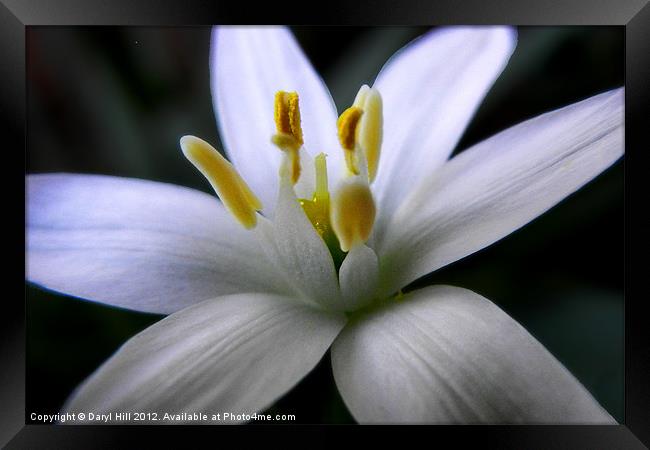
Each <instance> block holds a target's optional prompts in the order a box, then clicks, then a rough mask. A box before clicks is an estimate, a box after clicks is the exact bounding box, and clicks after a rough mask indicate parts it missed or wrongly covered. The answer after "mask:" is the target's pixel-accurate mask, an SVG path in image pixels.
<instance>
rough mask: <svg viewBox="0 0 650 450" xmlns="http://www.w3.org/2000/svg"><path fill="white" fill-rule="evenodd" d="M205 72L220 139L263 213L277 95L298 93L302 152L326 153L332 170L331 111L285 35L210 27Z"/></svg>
mask: <svg viewBox="0 0 650 450" xmlns="http://www.w3.org/2000/svg"><path fill="white" fill-rule="evenodd" d="M210 73H211V83H212V97H213V103H214V109H215V112H216V115H217V120H218V123H219V129H220V132H221V139H222V141H223V143H224V145H225V147H226V151H227V152H228V156H229V157H230V159H231V160H232V162H233V164H234V165H235V167H236V168H237V170H239V172H240V173H241V175H242V176H243V178H244V179H245V180H246V182H247V183H249V184H250V186H251V188H252V189H253V191H254V192H255V194H256V195H258V196H260V198H261V200H262V203H263V204H264V212H265V213H267V214H270V213H271V212H272V211H273V209H274V205H275V201H276V197H275V196H276V194H277V192H278V168H279V166H280V161H281V152H280V150H278V149H277V147H275V146H274V145H272V144H271V136H272V135H273V134H274V133H275V123H274V120H273V102H274V96H275V93H276V92H277V91H279V90H284V91H296V92H298V95H299V98H300V113H301V119H302V128H303V132H304V138H305V147H306V148H307V149H313V151H314V153H317V152H320V151H326V152H332V155H331V157H330V158H328V159H329V161H328V162H329V164H328V165H329V166H330V167H331V170H335V169H336V170H338V166H340V158H341V156H340V155H338V153H341V152H336V149H338V145H337V139H336V107H335V106H334V102H333V101H332V98H331V96H330V94H329V91H328V90H327V87H326V86H325V84H324V83H323V80H322V79H321V78H320V77H319V76H318V74H317V73H316V71H315V70H314V68H313V67H312V66H311V64H310V62H309V60H308V59H307V58H306V57H305V55H304V53H303V52H302V50H301V49H300V47H299V45H298V43H297V42H296V40H295V39H294V37H293V36H292V34H291V32H290V31H289V30H287V29H286V28H283V27H246V26H236V27H230V26H229V27H224V26H219V27H215V28H214V29H213V32H212V46H211V56H210ZM332 173H334V172H332Z"/></svg>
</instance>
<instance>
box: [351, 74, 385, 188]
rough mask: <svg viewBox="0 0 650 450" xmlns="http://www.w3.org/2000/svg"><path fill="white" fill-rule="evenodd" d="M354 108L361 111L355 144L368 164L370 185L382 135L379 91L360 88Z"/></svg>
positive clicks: (377, 162)
mask: <svg viewBox="0 0 650 450" xmlns="http://www.w3.org/2000/svg"><path fill="white" fill-rule="evenodd" d="M354 106H355V107H357V108H360V109H361V110H363V117H362V119H361V122H360V123H359V126H358V128H359V130H358V132H357V144H358V145H359V147H360V148H361V149H362V150H363V153H364V155H365V157H366V162H367V163H368V179H369V181H370V182H371V183H372V182H373V180H374V179H375V176H376V175H377V167H378V166H379V156H380V153H381V141H382V137H383V136H382V135H383V112H382V111H383V105H382V100H381V96H380V95H379V91H377V89H374V88H369V87H368V86H367V85H363V86H361V89H359V93H358V94H357V97H356V98H355V99H354Z"/></svg>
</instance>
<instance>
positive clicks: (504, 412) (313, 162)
mask: <svg viewBox="0 0 650 450" xmlns="http://www.w3.org/2000/svg"><path fill="white" fill-rule="evenodd" d="M515 43H516V35H515V32H514V31H513V30H512V29H510V28H504V27H452V28H445V29H440V30H436V31H433V32H430V33H428V34H426V35H425V36H423V37H421V38H420V39H417V40H416V41H414V42H413V43H411V44H409V45H408V46H406V47H405V48H404V49H403V50H401V51H400V52H398V53H397V54H396V55H395V56H394V57H393V58H391V59H390V60H389V61H388V63H387V64H386V65H385V66H384V68H383V69H382V71H381V73H380V74H379V75H378V77H377V79H376V80H375V82H374V84H373V86H372V88H370V87H367V86H364V87H362V89H361V90H360V91H359V95H358V96H357V98H356V100H355V103H354V105H353V106H352V107H351V108H349V109H348V110H346V111H345V112H344V113H343V114H341V117H340V118H339V119H338V122H337V111H336V108H335V106H334V103H333V101H332V99H331V97H330V94H329V92H328V90H327V88H326V86H325V85H324V83H323V81H322V80H321V78H320V77H319V76H318V75H317V73H316V72H315V71H314V69H313V68H312V66H311V65H310V63H309V62H308V60H307V59H306V57H305V56H304V54H303V53H302V51H301V49H300V48H299V46H298V45H297V43H296V41H295V40H294V38H293V37H292V35H291V33H290V32H289V31H288V30H287V29H284V28H280V27H217V28H215V29H214V30H213V35H212V47H211V58H210V70H211V75H212V77H211V80H212V94H213V100H214V106H215V110H216V115H217V119H218V123H219V129H220V132H221V136H222V140H223V143H224V145H225V147H226V150H227V153H228V156H229V158H230V160H231V161H232V165H231V164H230V163H229V162H228V161H226V160H225V159H224V158H223V157H221V156H220V155H219V153H218V152H217V151H216V150H215V149H214V148H212V147H211V146H210V145H209V144H208V143H207V142H205V141H203V140H201V139H198V138H195V137H192V136H185V137H183V138H182V140H181V147H182V149H183V152H184V154H185V155H186V157H187V158H188V159H189V160H190V161H191V162H192V163H193V164H194V165H196V166H197V168H199V169H200V170H201V172H202V173H203V174H204V175H205V176H206V177H207V178H208V180H209V181H210V182H211V184H212V185H213V186H214V188H215V190H216V191H217V193H218V194H219V197H220V199H221V202H219V201H217V200H216V199H215V198H214V197H212V196H209V195H207V194H204V193H201V192H198V191H194V190H191V189H188V188H183V187H178V186H172V185H167V184H162V183H156V182H151V181H143V180H133V179H125V178H117V177H106V176H90V175H70V174H51V175H31V176H29V179H28V192H27V199H28V213H27V218H28V229H27V232H28V236H27V243H28V248H27V263H28V265H27V272H28V279H29V280H30V281H32V282H34V283H38V284H40V285H43V286H45V287H47V288H50V289H54V290H57V291H61V292H64V293H67V294H70V295H75V296H78V297H82V298H86V299H89V300H94V301H98V302H103V303H106V304H110V305H114V306H118V307H123V308H129V309H133V310H138V311H146V312H154V313H162V314H169V316H168V317H166V318H164V319H163V320H161V321H160V322H158V323H156V324H154V325H152V326H151V327H149V328H147V329H146V330H144V331H142V332H141V333H139V334H138V335H136V336H135V337H133V338H132V339H130V340H129V341H128V342H126V343H125V344H124V345H123V346H122V347H121V348H120V349H119V351H117V352H116V353H115V354H114V355H113V356H112V357H111V358H110V359H109V360H108V361H106V362H105V363H104V364H103V365H102V366H101V367H100V368H99V369H98V370H97V371H96V372H95V373H94V374H92V375H91V376H90V377H89V378H88V379H87V380H86V381H85V382H84V383H83V384H82V385H81V386H80V387H79V388H78V389H77V390H76V391H75V393H74V394H73V395H72V397H71V398H70V399H69V400H68V402H67V404H66V406H65V407H64V409H65V410H66V411H71V412H74V411H83V412H88V411H92V412H128V411H141V412H158V413H159V414H160V415H162V414H163V413H164V412H170V413H181V412H205V413H218V412H221V413H223V412H233V413H248V414H251V413H254V412H258V411H261V410H263V409H265V408H267V407H269V406H270V405H271V404H272V403H273V402H274V401H275V400H277V399H278V398H279V397H280V396H282V395H283V394H285V393H286V392H287V391H288V390H289V389H291V388H292V387H293V386H294V385H295V384H296V383H298V382H299V381H300V380H301V379H302V378H303V377H304V376H305V375H306V374H307V373H308V372H309V371H310V370H312V368H313V367H314V366H315V365H316V364H317V363H318V361H319V360H320V359H321V358H322V357H323V355H324V354H325V352H326V351H327V350H328V349H329V348H331V357H332V369H333V372H334V378H335V380H336V384H337V386H338V389H339V391H340V393H341V395H342V397H343V400H344V402H345V404H346V405H347V407H348V408H349V410H350V412H351V413H352V415H353V416H354V418H355V419H357V420H358V421H359V422H363V423H368V422H391V423H392V422H427V423H615V422H614V420H613V418H612V417H611V416H610V415H609V414H608V413H607V412H606V411H605V410H604V409H603V408H602V407H601V406H600V405H599V404H598V403H597V402H596V400H595V399H594V398H593V397H592V396H591V395H590V393H589V392H588V391H587V390H586V389H585V388H584V387H583V386H582V385H581V384H580V382H579V381H578V380H576V378H575V377H574V376H573V375H572V374H571V373H570V372H569V371H568V370H567V369H566V368H565V367H564V366H563V365H562V364H561V363H560V362H558V361H557V360H556V359H555V358H554V357H553V356H552V355H551V354H550V353H549V352H548V351H547V350H546V349H545V348H544V347H543V346H542V345H541V344H540V343H539V342H537V341H536V340H535V338H533V337H532V336H531V335H530V334H529V333H528V332H527V331H526V330H524V329H523V328H522V327H521V326H520V325H519V324H518V323H516V322H515V321H514V320H513V319H512V318H510V317H509V316H508V315H507V314H506V313H504V312H503V311H502V310H501V309H499V308H498V307H497V306H496V305H495V304H493V303H492V302H490V301H489V300H487V299H485V298H483V297H482V296H480V295H478V294H476V293H473V292H471V291H468V290H466V289H462V288H458V287H451V286H432V287H427V288H423V289H419V290H416V291H411V292H406V293H402V291H401V289H402V288H403V287H404V286H406V285H407V284H409V283H410V282H412V281H414V280H416V279H418V278H420V277H422V276H423V275H426V274H428V273H430V272H432V271H434V270H436V269H439V268H441V267H443V266H445V265H447V264H450V263H452V262H454V261H457V260H459V259H461V258H463V257H465V256H467V255H470V254H471V253H473V252H476V251H478V250H480V249H482V248H484V247H486V246H488V245H490V244H492V243H494V242H495V241H497V240H499V239H501V238H503V237H505V236H507V235H508V234H510V233H511V232H513V231H515V230H516V229H518V228H520V227H522V226H523V225H525V224H527V223H528V222H530V221H531V220H533V219H534V218H536V217H538V216H539V215H541V214H543V213H544V212H545V211H547V210H548V209H549V208H551V207H552V206H554V205H555V204H557V203H558V202H560V201H561V200H562V199H564V198H565V197H567V196H568V195H570V194H572V193H573V192H575V191H576V190H578V189H579V188H580V187H582V186H583V185H585V184H586V183H587V182H589V181H590V180H592V179H593V178H594V177H596V176H597V175H598V174H599V173H601V172H602V171H603V170H605V169H606V168H607V167H609V166H610V165H611V164H613V163H614V162H615V161H616V160H618V159H619V158H620V157H621V156H622V155H623V151H624V148H623V146H624V144H623V89H622V88H621V89H616V90H613V91H610V92H605V93H603V94H600V95H597V96H595V97H592V98H589V99H586V100H584V101H581V102H579V103H576V104H573V105H570V106H567V107H564V108H561V109H559V110H556V111H552V112H549V113H546V114H543V115H541V116H539V117H536V118H533V119H531V120H527V121H525V122H523V123H521V124H519V125H516V126H514V127H512V128H510V129H507V130H505V131H503V132H501V133H499V134H497V135H495V136H493V137H491V138H489V139H487V140H485V141H483V142H481V143H479V144H476V145H474V146H473V147H471V148H469V149H468V150H465V151H463V152H462V153H460V154H459V155H458V156H455V157H453V158H451V159H449V158H450V155H451V153H452V151H453V149H454V147H455V146H456V144H457V143H458V141H459V139H460V137H461V135H462V133H463V131H464V129H465V128H466V126H467V124H468V123H469V121H470V119H471V117H472V115H473V113H474V112H475V111H476V109H477V107H478V105H479V103H480V102H481V100H482V99H483V97H484V96H485V94H486V93H487V91H488V90H489V89H490V87H491V85H492V83H493V82H494V80H495V79H496V78H497V77H498V76H499V74H500V73H501V71H502V69H503V68H504V67H505V65H506V63H507V61H508V58H509V57H510V55H511V53H512V52H513V50H514V47H515ZM298 96H299V97H298ZM274 101H275V115H274V110H273V108H274ZM337 130H338V136H337ZM321 152H326V153H327V155H325V154H322V153H321ZM242 225H243V226H242ZM180 421H182V420H180Z"/></svg>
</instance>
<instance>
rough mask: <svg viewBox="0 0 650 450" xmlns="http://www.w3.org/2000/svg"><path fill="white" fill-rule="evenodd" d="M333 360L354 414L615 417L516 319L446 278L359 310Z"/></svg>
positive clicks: (408, 418)
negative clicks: (446, 281)
mask: <svg viewBox="0 0 650 450" xmlns="http://www.w3.org/2000/svg"><path fill="white" fill-rule="evenodd" d="M332 367H333V369H334V377H335V380H336V384H337V386H338V388H339V391H340V392H341V394H342V396H343V399H344V401H345V403H346V405H347V406H348V408H349V409H350V412H351V413H352V414H353V416H354V417H355V418H356V419H357V420H358V421H360V422H391V423H392V422H407V423H408V422H427V423H555V424H562V423H585V424H587V423H589V424H593V423H615V422H614V420H613V419H612V417H611V416H610V415H609V414H608V413H607V412H606V411H605V410H604V409H603V408H602V407H601V406H600V405H599V404H598V403H597V402H596V401H595V400H594V398H593V397H592V396H591V394H589V392H588V391H587V390H586V389H585V388H584V387H583V386H582V385H581V384H580V383H579V382H578V381H577V380H576V379H575V377H574V376H573V375H571V373H569V371H568V370H567V369H566V368H565V367H564V366H562V364H561V363H560V362H559V361H557V360H556V359H555V358H554V357H553V356H552V355H551V354H550V353H549V352H548V351H547V350H546V349H545V348H544V347H543V346H542V345H541V344H540V343H539V342H537V341H536V340H535V338H533V337H532V336H531V335H530V334H529V333H528V332H527V331H526V330H525V329H524V328H522V327H521V326H520V325H519V324H518V323H517V322H515V321H514V320H513V319H511V318H510V317H509V316H508V315H507V314H505V313H504V312H503V311H501V310H500V309H499V308H498V307H497V306H496V305H494V304H493V303H492V302H490V301H489V300H487V299H485V298H483V297H481V296H480V295H478V294H475V293H473V292H471V291H468V290H466V289H460V288H455V287H451V286H434V287H429V288H425V289H422V290H419V291H415V292H412V293H410V294H407V295H406V296H405V297H404V298H403V299H402V300H398V301H393V302H392V304H390V305H387V306H385V307H383V308H380V309H378V310H376V311H375V312H373V313H370V314H368V315H367V316H365V317H360V318H359V319H358V320H357V321H355V322H354V323H353V324H351V325H350V326H349V327H346V328H345V329H344V330H343V332H341V335H340V336H339V337H338V338H337V339H336V341H335V342H334V344H333V345H332Z"/></svg>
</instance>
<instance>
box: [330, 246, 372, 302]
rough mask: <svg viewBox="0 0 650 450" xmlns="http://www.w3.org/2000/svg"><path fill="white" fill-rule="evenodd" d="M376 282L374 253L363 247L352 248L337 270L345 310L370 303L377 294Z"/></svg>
mask: <svg viewBox="0 0 650 450" xmlns="http://www.w3.org/2000/svg"><path fill="white" fill-rule="evenodd" d="M378 281H379V262H378V260H377V255H376V254H375V252H374V251H373V250H372V249H371V248H369V247H367V246H365V245H358V246H356V247H354V248H352V249H351V250H350V252H349V253H348V254H347V256H346V257H345V259H344V260H343V264H341V268H340V270H339V282H340V284H341V294H342V295H343V299H344V301H345V304H346V305H347V306H346V310H347V311H353V310H355V309H358V308H360V307H362V306H364V305H365V304H367V303H368V302H369V301H371V300H372V299H373V298H374V296H375V294H376V293H377V283H378Z"/></svg>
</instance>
